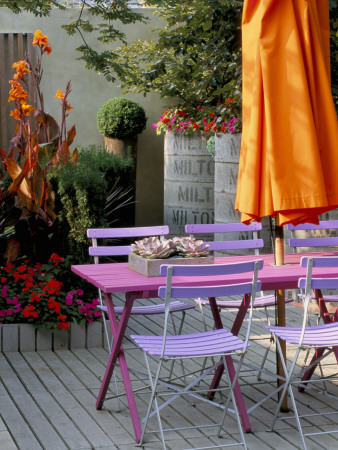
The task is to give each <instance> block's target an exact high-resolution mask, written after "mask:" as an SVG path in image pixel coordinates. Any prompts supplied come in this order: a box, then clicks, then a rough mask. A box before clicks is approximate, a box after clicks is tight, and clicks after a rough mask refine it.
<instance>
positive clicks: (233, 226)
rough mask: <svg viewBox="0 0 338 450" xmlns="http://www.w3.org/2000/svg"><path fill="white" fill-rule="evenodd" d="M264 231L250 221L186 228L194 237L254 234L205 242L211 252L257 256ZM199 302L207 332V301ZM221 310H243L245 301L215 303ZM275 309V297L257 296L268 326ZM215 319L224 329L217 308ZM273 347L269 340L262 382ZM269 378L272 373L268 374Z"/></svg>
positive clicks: (257, 305) (240, 319)
mask: <svg viewBox="0 0 338 450" xmlns="http://www.w3.org/2000/svg"><path fill="white" fill-rule="evenodd" d="M261 230H262V224H261V223H259V222H251V223H250V224H249V225H245V224H243V223H237V222H234V223H217V224H202V225H200V224H187V225H186V226H185V231H186V233H189V234H190V236H191V237H194V235H195V234H205V233H209V234H210V233H241V232H245V233H249V232H252V239H242V240H241V239H237V240H220V241H205V243H206V244H207V245H209V250H210V251H226V250H243V249H247V250H254V254H255V255H256V256H257V257H259V249H261V248H263V247H264V241H263V239H260V238H259V237H258V232H259V231H261ZM292 301H293V300H292V299H291V298H288V297H286V298H285V302H286V303H290V302H292ZM196 303H197V304H198V305H199V308H200V311H201V314H202V320H203V324H204V329H205V330H206V329H207V325H206V321H205V317H204V312H203V305H207V304H208V302H203V303H202V302H201V301H200V300H198V299H196ZM215 304H216V305H217V307H218V309H219V311H220V310H221V308H236V309H240V308H241V305H242V301H240V300H227V301H220V300H218V301H217V302H216V303H215ZM271 306H276V298H275V295H271V294H270V295H264V293H263V292H260V295H257V296H256V299H255V304H254V305H253V308H254V309H262V308H263V309H264V313H265V317H266V320H267V323H268V324H269V325H271V319H270V316H269V314H268V310H267V308H268V307H271ZM211 311H212V314H213V318H214V321H215V324H216V327H218V326H222V324H219V322H220V320H219V317H218V315H216V311H215V309H214V308H212V309H211ZM244 316H245V314H243V315H242V316H237V317H236V320H235V322H234V326H233V328H232V332H233V333H234V334H235V335H236V336H237V335H238V333H239V331H240V328H241V326H242V322H243V319H244ZM251 339H253V340H259V339H262V338H261V337H252V338H251ZM272 344H273V339H272V338H271V337H270V343H269V346H268V347H267V348H266V350H265V353H264V356H263V360H262V363H261V365H260V367H259V369H258V375H257V380H258V381H260V380H261V374H262V373H263V372H264V365H265V362H266V360H267V357H268V354H269V351H270V349H271V346H272ZM269 375H270V374H269Z"/></svg>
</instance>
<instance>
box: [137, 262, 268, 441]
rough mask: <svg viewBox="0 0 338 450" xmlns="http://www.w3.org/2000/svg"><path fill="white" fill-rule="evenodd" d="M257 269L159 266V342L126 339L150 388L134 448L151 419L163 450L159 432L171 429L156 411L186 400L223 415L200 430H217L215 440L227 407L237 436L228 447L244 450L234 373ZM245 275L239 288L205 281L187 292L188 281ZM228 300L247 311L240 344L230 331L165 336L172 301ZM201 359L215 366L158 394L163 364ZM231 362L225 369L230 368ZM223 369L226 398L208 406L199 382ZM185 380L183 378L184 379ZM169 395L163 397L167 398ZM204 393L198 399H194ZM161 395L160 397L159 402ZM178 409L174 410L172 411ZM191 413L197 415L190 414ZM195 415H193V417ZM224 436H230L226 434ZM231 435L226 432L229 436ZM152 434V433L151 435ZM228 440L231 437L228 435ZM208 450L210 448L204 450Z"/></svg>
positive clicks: (245, 265)
mask: <svg viewBox="0 0 338 450" xmlns="http://www.w3.org/2000/svg"><path fill="white" fill-rule="evenodd" d="M262 268H263V261H262V260H257V261H250V262H242V263H237V264H219V265H218V264H214V265H192V266H190V265H182V266H180V265H177V266H176V265H175V266H170V265H162V266H161V274H162V275H166V276H167V281H166V286H162V287H160V288H159V291H158V294H159V296H160V297H164V298H165V307H166V312H165V323H164V329H163V335H162V336H139V335H132V336H131V339H133V340H134V341H135V343H136V344H137V345H138V346H139V347H140V348H141V349H142V350H143V351H144V355H145V361H146V367H147V369H148V374H149V380H150V384H151V387H152V392H151V396H150V400H149V405H148V410H147V413H146V416H145V418H144V419H143V420H142V421H141V423H142V424H143V428H142V436H141V440H140V442H139V445H142V443H143V441H144V435H145V433H146V432H147V428H148V422H149V419H150V418H152V417H153V416H155V417H157V421H158V426H159V430H157V432H159V434H160V439H161V442H162V446H163V449H166V444H165V438H164V432H165V431H171V432H172V431H174V430H175V429H172V428H171V429H170V430H165V429H163V425H162V420H161V413H162V410H163V409H164V408H165V407H166V406H167V405H170V404H171V403H172V402H173V401H174V400H176V399H177V398H179V396H181V395H184V396H192V397H193V398H194V401H195V402H196V401H198V400H200V401H205V402H208V403H209V404H215V406H216V407H217V408H218V409H223V414H222V415H221V417H220V422H219V423H218V424H215V423H214V422H212V424H211V425H205V426H208V427H209V426H217V427H218V435H220V433H221V429H222V427H223V423H224V419H225V416H226V413H227V411H228V408H229V404H230V401H232V403H233V406H234V410H235V413H236V419H237V424H238V427H239V431H240V435H241V439H242V442H240V443H239V442H237V441H236V442H233V444H231V445H243V446H244V447H245V448H246V444H245V438H244V433H243V430H242V426H241V420H240V417H239V413H238V409H237V405H236V401H235V396H234V389H236V388H237V386H238V384H237V380H238V376H239V372H240V370H241V366H242V362H243V358H244V355H245V354H246V351H247V348H248V346H249V336H250V329H251V321H252V304H253V302H254V300H255V295H256V290H257V289H260V287H261V283H260V282H259V281H257V276H258V270H259V269H262ZM244 272H249V273H252V281H251V282H247V283H241V284H232V285H229V284H228V285H215V282H213V283H212V282H211V281H210V282H209V283H210V285H209V283H208V282H207V281H206V282H205V285H201V286H191V285H189V277H206V278H207V277H208V276H210V277H213V276H215V275H221V276H223V275H224V276H226V275H227V274H236V273H244ZM176 276H184V277H186V281H185V283H184V285H182V282H180V285H179V286H175V277H176ZM232 295H245V296H246V299H247V301H248V303H249V304H250V307H249V320H248V328H247V332H246V337H245V339H244V340H243V339H240V338H238V337H237V336H235V335H234V334H233V333H232V332H231V331H228V330H226V329H224V328H222V329H217V330H213V331H206V332H202V333H195V334H182V335H179V336H172V335H168V316H169V311H170V304H171V302H172V301H177V299H182V298H190V297H192V298H196V297H201V298H202V297H207V298H215V297H219V296H222V297H223V296H232ZM232 356H236V358H239V361H238V365H237V369H236V370H235V369H234V366H233V365H232ZM207 357H215V358H216V359H219V357H221V358H220V360H219V361H218V362H217V363H216V364H214V365H212V366H211V367H207V368H204V370H203V373H200V371H198V372H197V373H196V371H194V372H192V373H191V374H186V375H187V377H186V378H185V377H182V379H183V380H182V379H181V380H182V381H186V380H188V385H185V383H184V384H183V385H181V383H179V381H180V380H178V379H175V380H174V382H173V383H170V382H166V383H165V388H166V392H163V384H162V379H161V374H162V371H161V369H163V368H164V367H163V366H165V364H166V363H168V362H170V361H175V360H182V359H187V358H189V359H195V358H197V359H199V358H203V359H205V358H207ZM153 359H156V361H157V362H158V365H157V367H155V366H154V361H153ZM230 362H231V363H230ZM221 364H223V365H224V367H225V374H226V378H227V388H226V389H227V391H228V393H229V395H228V396H227V399H226V401H225V402H224V405H220V404H219V403H213V402H212V401H211V400H209V399H208V398H207V397H206V395H205V394H206V392H207V391H208V390H209V389H208V385H207V386H206V388H205V387H204V389H202V387H200V386H199V385H200V383H201V381H203V380H204V379H205V377H206V376H207V375H208V374H210V373H211V372H213V371H214V370H215V369H216V368H217V367H218V366H219V365H221ZM152 370H153V372H154V376H153V375H152ZM188 375H189V376H188ZM168 391H169V392H168ZM201 393H204V395H202V396H201V395H200V394H201ZM163 395H166V396H165V397H164V398H163ZM158 398H162V401H163V402H162V403H161V405H160V404H159V401H158ZM178 408H179V405H178ZM195 412H197V409H196V411H195ZM194 414H195V413H194ZM189 419H190V421H192V420H193V417H191V418H189ZM203 427H204V426H202V425H198V426H196V428H203ZM187 428H189V429H190V428H195V427H187ZM185 429H186V428H185V427H180V428H177V430H180V432H182V431H183V430H185ZM229 431H230V430H229ZM231 431H232V430H231ZM152 432H153V431H152ZM229 435H230V436H231V433H230V432H229ZM216 447H224V445H219V446H217V445H216V446H215V447H212V448H216ZM208 448H211V447H208Z"/></svg>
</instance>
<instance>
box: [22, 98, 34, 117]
mask: <svg viewBox="0 0 338 450" xmlns="http://www.w3.org/2000/svg"><path fill="white" fill-rule="evenodd" d="M21 109H22V111H23V113H24V114H25V116H29V114H30V113H31V112H32V111H34V106H32V105H29V104H28V103H26V102H25V101H24V100H23V101H22V102H21Z"/></svg>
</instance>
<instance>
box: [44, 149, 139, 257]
mask: <svg viewBox="0 0 338 450" xmlns="http://www.w3.org/2000/svg"><path fill="white" fill-rule="evenodd" d="M134 173H135V172H134V165H133V161H132V159H131V157H128V158H126V159H122V158H120V157H119V156H117V155H113V154H112V153H108V152H106V151H105V150H104V149H97V150H95V149H93V148H87V149H80V151H79V160H78V161H77V162H75V163H69V164H67V165H66V166H64V167H60V168H57V169H53V170H52V171H51V174H50V181H51V184H52V186H53V190H54V192H55V193H56V200H55V204H56V210H57V212H58V218H57V220H56V223H55V227H54V234H53V238H52V240H53V251H54V252H56V253H57V254H59V255H61V256H63V257H67V261H68V264H69V265H70V264H80V263H85V262H89V261H91V262H92V258H89V256H88V240H87V234H86V233H87V229H88V228H99V227H109V226H128V225H129V226H132V225H134V223H133V221H134V215H133V210H134V207H133V204H132V203H131V201H130V200H131V197H132V195H133V193H134V189H135V179H134V178H135V177H134ZM114 194H115V197H114ZM112 197H114V200H115V201H116V202H118V203H119V205H118V206H119V208H116V207H115V208H114V205H113V206H112V205H111V200H110V201H108V200H109V199H111V198H112ZM107 199H108V200H107ZM109 206H110V207H109Z"/></svg>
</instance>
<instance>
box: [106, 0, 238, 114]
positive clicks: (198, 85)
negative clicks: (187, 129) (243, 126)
mask: <svg viewBox="0 0 338 450" xmlns="http://www.w3.org/2000/svg"><path fill="white" fill-rule="evenodd" d="M148 4H149V5H150V6H154V7H155V13H156V14H158V15H159V16H160V18H161V20H162V22H163V27H161V28H157V29H155V30H154V39H153V40H148V41H141V40H138V41H135V42H133V43H132V44H130V45H125V46H121V47H119V48H118V49H115V53H117V54H118V58H117V60H116V59H115V61H117V62H118V63H119V64H120V65H122V66H123V68H124V69H123V71H122V72H121V73H119V75H118V76H119V78H120V79H121V80H122V88H123V92H137V93H140V92H142V93H148V92H151V91H155V92H158V93H160V95H161V96H162V97H166V98H177V99H178V105H179V107H182V106H184V107H185V108H191V109H194V108H197V107H201V108H215V107H216V106H217V105H218V104H223V103H224V102H225V101H226V99H227V98H229V97H230V98H233V99H234V102H237V107H236V109H237V110H238V111H240V101H241V98H240V92H241V53H240V34H241V31H240V21H241V7H242V2H239V1H226V0H189V1H188V0H183V1H181V2H175V1H171V0H162V1H160V0H159V1H152V2H148ZM107 70H108V71H109V70H113V67H111V68H110V67H109V66H107V69H106V71H107ZM233 106H234V107H235V104H234V105H233ZM192 119H195V117H192ZM195 122H196V120H195Z"/></svg>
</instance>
